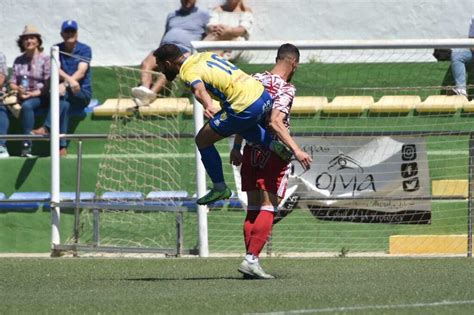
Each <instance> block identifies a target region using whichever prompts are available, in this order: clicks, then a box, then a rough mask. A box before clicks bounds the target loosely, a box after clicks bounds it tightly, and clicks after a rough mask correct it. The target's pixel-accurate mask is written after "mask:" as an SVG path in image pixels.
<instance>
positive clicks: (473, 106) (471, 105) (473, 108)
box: [462, 99, 474, 113]
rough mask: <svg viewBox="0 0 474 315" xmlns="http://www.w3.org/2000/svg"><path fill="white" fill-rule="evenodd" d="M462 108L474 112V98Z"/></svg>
mask: <svg viewBox="0 0 474 315" xmlns="http://www.w3.org/2000/svg"><path fill="white" fill-rule="evenodd" d="M462 109H463V110H464V111H465V112H467V113H472V112H474V99H472V101H470V102H468V103H466V104H464V106H463V107H462Z"/></svg>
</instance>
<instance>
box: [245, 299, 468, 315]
mask: <svg viewBox="0 0 474 315" xmlns="http://www.w3.org/2000/svg"><path fill="white" fill-rule="evenodd" d="M466 304H474V300H470V301H441V302H433V303H415V304H394V305H363V306H342V307H330V308H313V309H307V310H292V311H282V312H269V313H248V314H247V315H250V314H251V315H284V314H305V313H334V312H348V311H349V312H350V311H361V310H385V309H397V308H414V307H435V306H449V305H466Z"/></svg>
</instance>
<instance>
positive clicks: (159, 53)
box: [153, 44, 183, 61]
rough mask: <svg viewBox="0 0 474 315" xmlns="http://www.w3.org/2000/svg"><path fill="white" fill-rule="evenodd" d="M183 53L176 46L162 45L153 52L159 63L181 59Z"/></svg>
mask: <svg viewBox="0 0 474 315" xmlns="http://www.w3.org/2000/svg"><path fill="white" fill-rule="evenodd" d="M182 55H183V53H182V52H181V50H179V48H178V46H176V45H174V44H164V45H161V46H160V47H159V48H158V49H157V50H155V51H154V52H153V56H155V58H156V59H157V60H159V61H173V60H176V59H178V58H179V57H181V56H182Z"/></svg>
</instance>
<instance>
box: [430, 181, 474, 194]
mask: <svg viewBox="0 0 474 315" xmlns="http://www.w3.org/2000/svg"><path fill="white" fill-rule="evenodd" d="M431 194H432V195H433V196H464V197H466V198H467V196H468V182H467V179H443V180H433V181H432V182H431Z"/></svg>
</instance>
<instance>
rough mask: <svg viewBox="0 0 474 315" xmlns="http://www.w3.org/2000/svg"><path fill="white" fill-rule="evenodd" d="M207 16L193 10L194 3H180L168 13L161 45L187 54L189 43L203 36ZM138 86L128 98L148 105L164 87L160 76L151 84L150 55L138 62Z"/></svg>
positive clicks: (190, 0) (154, 67) (154, 68)
mask: <svg viewBox="0 0 474 315" xmlns="http://www.w3.org/2000/svg"><path fill="white" fill-rule="evenodd" d="M208 21H209V13H208V12H207V11H205V10H201V9H199V8H198V7H196V0H181V7H180V8H179V9H178V10H176V11H174V12H171V13H170V14H168V17H167V18H166V25H165V33H164V35H163V38H162V39H161V43H160V46H161V45H163V44H175V45H176V46H178V47H179V49H180V50H181V51H182V52H183V53H184V54H189V53H190V52H191V49H192V46H191V41H197V40H201V39H202V38H203V37H204V36H205V34H206V25H207V23H208ZM141 70H142V72H141V86H139V87H136V88H133V89H132V95H133V97H134V98H135V100H136V102H137V104H138V105H148V104H149V103H151V102H153V100H154V99H155V98H156V95H157V94H158V93H159V92H160V91H161V89H162V88H163V87H164V86H165V85H166V83H167V81H166V78H165V77H164V76H162V75H160V76H159V77H158V78H157V79H156V82H155V83H153V77H152V73H151V72H152V71H157V64H156V59H155V56H153V52H150V53H149V54H148V56H147V57H146V58H145V59H144V60H143V61H142V64H141ZM137 99H138V100H137Z"/></svg>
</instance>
